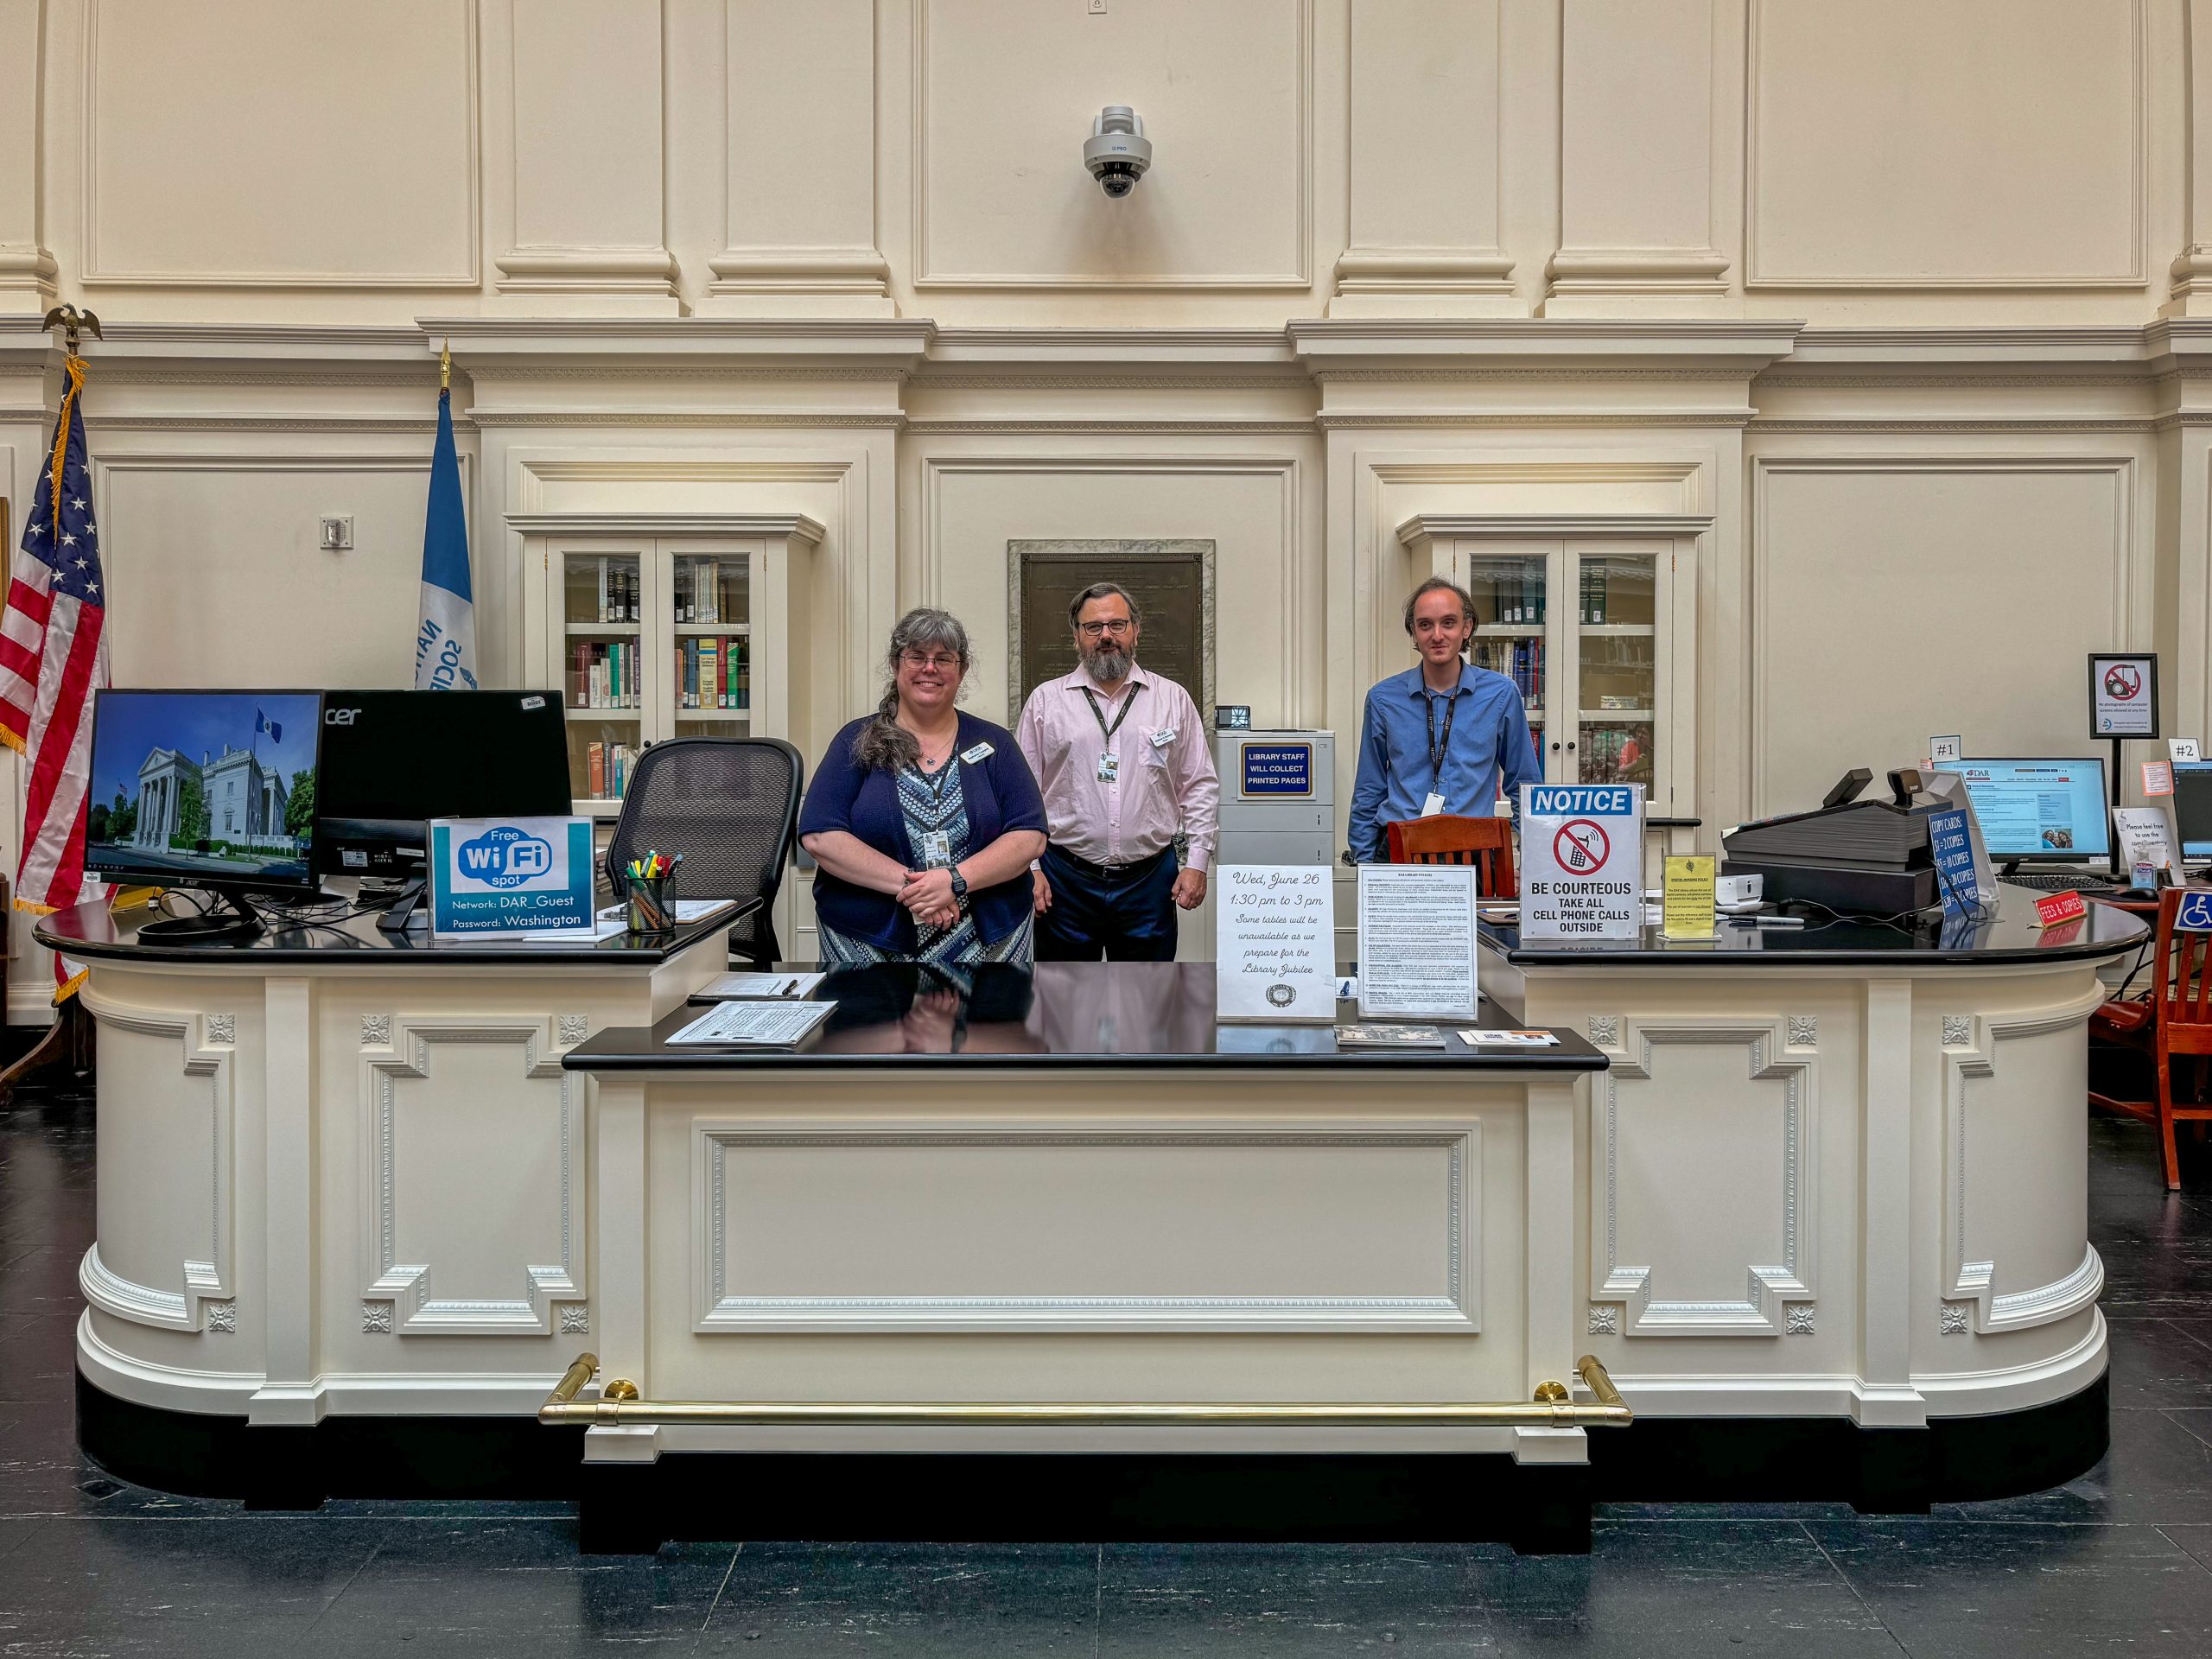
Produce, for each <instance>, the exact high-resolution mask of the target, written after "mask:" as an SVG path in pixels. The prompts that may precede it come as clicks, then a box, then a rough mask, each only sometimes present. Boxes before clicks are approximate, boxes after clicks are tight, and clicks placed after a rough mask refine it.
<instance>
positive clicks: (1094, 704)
mask: <svg viewBox="0 0 2212 1659" xmlns="http://www.w3.org/2000/svg"><path fill="white" fill-rule="evenodd" d="M1083 700H1084V702H1087V703H1089V704H1090V717H1091V718H1092V719H1093V720H1095V721H1097V722H1098V729H1099V730H1100V731H1102V732H1103V733H1105V734H1106V741H1108V742H1109V743H1111V742H1112V741H1114V734H1115V733H1116V732H1118V731H1120V730H1121V729H1122V721H1125V720H1127V719H1128V717H1129V710H1130V709H1134V708H1135V707H1136V706H1137V688H1136V686H1135V683H1134V682H1133V683H1131V684H1130V686H1129V695H1128V696H1126V697H1124V698H1123V699H1122V712H1121V713H1120V714H1118V715H1115V716H1114V723H1113V724H1112V725H1111V726H1109V725H1108V724H1107V723H1106V715H1105V712H1104V711H1103V709H1100V708H1099V706H1098V698H1097V696H1096V693H1094V692H1093V691H1092V690H1091V689H1090V687H1089V686H1087V685H1086V686H1084V688H1083ZM1444 733H1445V735H1446V737H1447V738H1448V737H1450V735H1451V734H1452V728H1450V727H1449V726H1446V728H1444Z"/></svg>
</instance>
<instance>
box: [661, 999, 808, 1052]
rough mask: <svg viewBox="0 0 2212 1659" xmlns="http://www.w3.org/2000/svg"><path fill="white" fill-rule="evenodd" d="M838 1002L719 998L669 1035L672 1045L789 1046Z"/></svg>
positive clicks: (796, 1041)
mask: <svg viewBox="0 0 2212 1659" xmlns="http://www.w3.org/2000/svg"><path fill="white" fill-rule="evenodd" d="M836 1006H837V1005H836V1003H835V1002H782V1001H779V1002H718V1003H716V1004H715V1007H713V1009H712V1010H711V1011H709V1012H708V1013H706V1014H701V1015H700V1016H699V1017H698V1018H697V1019H696V1020H693V1021H692V1022H691V1023H690V1025H688V1026H685V1027H683V1029H682V1030H680V1031H678V1032H677V1033H675V1034H674V1035H673V1036H671V1038H669V1039H668V1041H669V1045H670V1046H671V1047H673V1046H676V1045H677V1044H679V1043H681V1044H683V1045H685V1046H690V1045H691V1044H695V1043H708V1044H711V1043H734V1044H740V1045H742V1046H745V1047H747V1048H789V1047H791V1046H792V1045H793V1044H795V1043H798V1041H799V1040H800V1039H803V1038H804V1037H805V1036H806V1035H807V1034H808V1033H810V1032H811V1031H813V1029H814V1028H815V1027H817V1026H818V1025H820V1024H821V1023H822V1022H823V1020H827V1019H828V1018H829V1014H830V1012H831V1010H833V1009H834V1008H836Z"/></svg>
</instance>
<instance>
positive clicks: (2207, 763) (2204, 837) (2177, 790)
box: [2174, 760, 2212, 858]
mask: <svg viewBox="0 0 2212 1659" xmlns="http://www.w3.org/2000/svg"><path fill="white" fill-rule="evenodd" d="M2174 829H2175V832H2176V833H2177V834H2178V835H2179V836H2181V855H2182V856H2183V858H2212V760H2178V761H2176V762H2175V763H2174Z"/></svg>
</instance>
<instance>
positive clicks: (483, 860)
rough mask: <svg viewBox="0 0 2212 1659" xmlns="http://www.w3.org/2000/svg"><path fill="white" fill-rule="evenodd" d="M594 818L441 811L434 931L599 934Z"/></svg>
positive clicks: (433, 881)
mask: <svg viewBox="0 0 2212 1659" xmlns="http://www.w3.org/2000/svg"><path fill="white" fill-rule="evenodd" d="M591 869H592V860H591V820H590V819H589V818H434V819H432V820H431V821H430V931H431V932H432V933H433V934H434V935H435V937H437V938H442V939H469V938H483V937H485V936H486V935H488V934H499V933H551V932H555V931H558V932H560V933H563V934H567V935H570V936H573V937H575V938H580V939H588V938H594V937H595V933H596V930H595V927H594V923H595V920H596V918H594V916H593V914H592V904H591Z"/></svg>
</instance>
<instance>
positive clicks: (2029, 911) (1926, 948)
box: [1479, 887, 2151, 968]
mask: <svg viewBox="0 0 2212 1659" xmlns="http://www.w3.org/2000/svg"><path fill="white" fill-rule="evenodd" d="M2040 896H2042V895H2040V894H2037V893H2035V892H2033V891H2031V889H2029V888H2026V887H2005V890H2004V892H2003V893H2001V894H2000V895H1999V900H1998V906H1997V912H1996V913H1995V914H1993V915H1982V916H1944V917H1940V918H1929V919H1919V918H1907V919H1905V920H1902V921H1882V920H1878V919H1874V918H1860V917H1845V916H1838V915H1835V914H1834V913H1832V912H1822V911H1821V910H1818V909H1817V908H1814V907H1810V906H1797V907H1794V908H1793V909H1792V910H1791V911H1790V912H1789V913H1790V914H1791V915H1793V916H1794V917H1795V918H1796V919H1797V921H1798V923H1799V925H1796V926H1780V927H1777V926H1771V925H1760V924H1759V923H1758V921H1757V919H1756V918H1750V917H1735V916H1724V917H1722V918H1719V926H1718V927H1717V928H1716V929H1715V930H1714V937H1713V938H1710V939H1669V938H1662V937H1661V936H1660V933H1659V930H1658V929H1657V928H1656V927H1647V928H1645V929H1644V930H1643V937H1642V938H1639V939H1545V940H1541V941H1531V942H1529V943H1528V944H1523V943H1522V939H1521V931H1520V929H1519V928H1518V927H1516V926H1515V925H1511V924H1510V923H1504V922H1491V921H1484V922H1482V923H1480V924H1479V926H1480V928H1481V931H1482V935H1483V938H1484V941H1485V942H1486V943H1488V944H1491V946H1492V947H1493V948H1495V949H1497V950H1499V951H1502V952H1503V954H1504V956H1505V958H1506V960H1507V961H1509V962H1511V963H1516V964H1518V965H1521V966H1523V967H1532V968H1533V967H1541V966H1543V965H1544V964H1545V963H1554V962H1556V963H1564V962H1567V961H1573V962H1577V963H1606V964H1608V965H1619V966H1633V967H1638V968H1656V967H1662V966H1673V965H1674V964H1675V963H1681V964H1684V965H1694V964H1696V963H1700V962H1702V963H1712V962H1714V961H1716V960H1717V961H1723V962H1729V963H1740V962H1741V961H1742V959H1743V958H1744V957H1748V956H1759V957H1819V958H1821V960H1822V961H1823V962H1827V963H1834V964H1836V965H1837V966H1847V965H1850V964H1853V963H1857V964H1860V965H1864V964H1867V963H1894V964H1896V965H1897V966H1900V967H1919V966H1923V965H1930V964H1938V963H1957V964H1961V965H1979V966H1988V965H1992V964H1994V963H2003V962H2052V961H2061V962H2063V961H2069V960H2082V961H2094V960H2096V959H2098V958H2101V957H2109V956H2113V955H2116V954H2117V953H2119V952H2120V951H2122V950H2128V949H2131V948H2132V947H2133V946H2136V945H2139V944H2144V943H2145V942H2146V941H2147V940H2148V939H2149V938H2150V936H2151V928H2150V925H2149V924H2147V923H2146V922H2145V921H2144V919H2143V918H2140V917H2139V916H2135V915H2133V914H2131V913H2129V912H2126V911H2125V910H2122V909H2120V907H2118V906H2113V905H2106V904H2098V903H2095V902H2094V901H2092V902H2091V903H2090V905H2089V906H2088V914H2087V915H2086V916H2082V917H2079V918H2075V920H2073V921H2070V922H2061V923H2059V924H2058V925H2056V926H2053V927H2037V925H2035V922H2036V907H2035V901H2036V899H2037V898H2038V897H2040Z"/></svg>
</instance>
